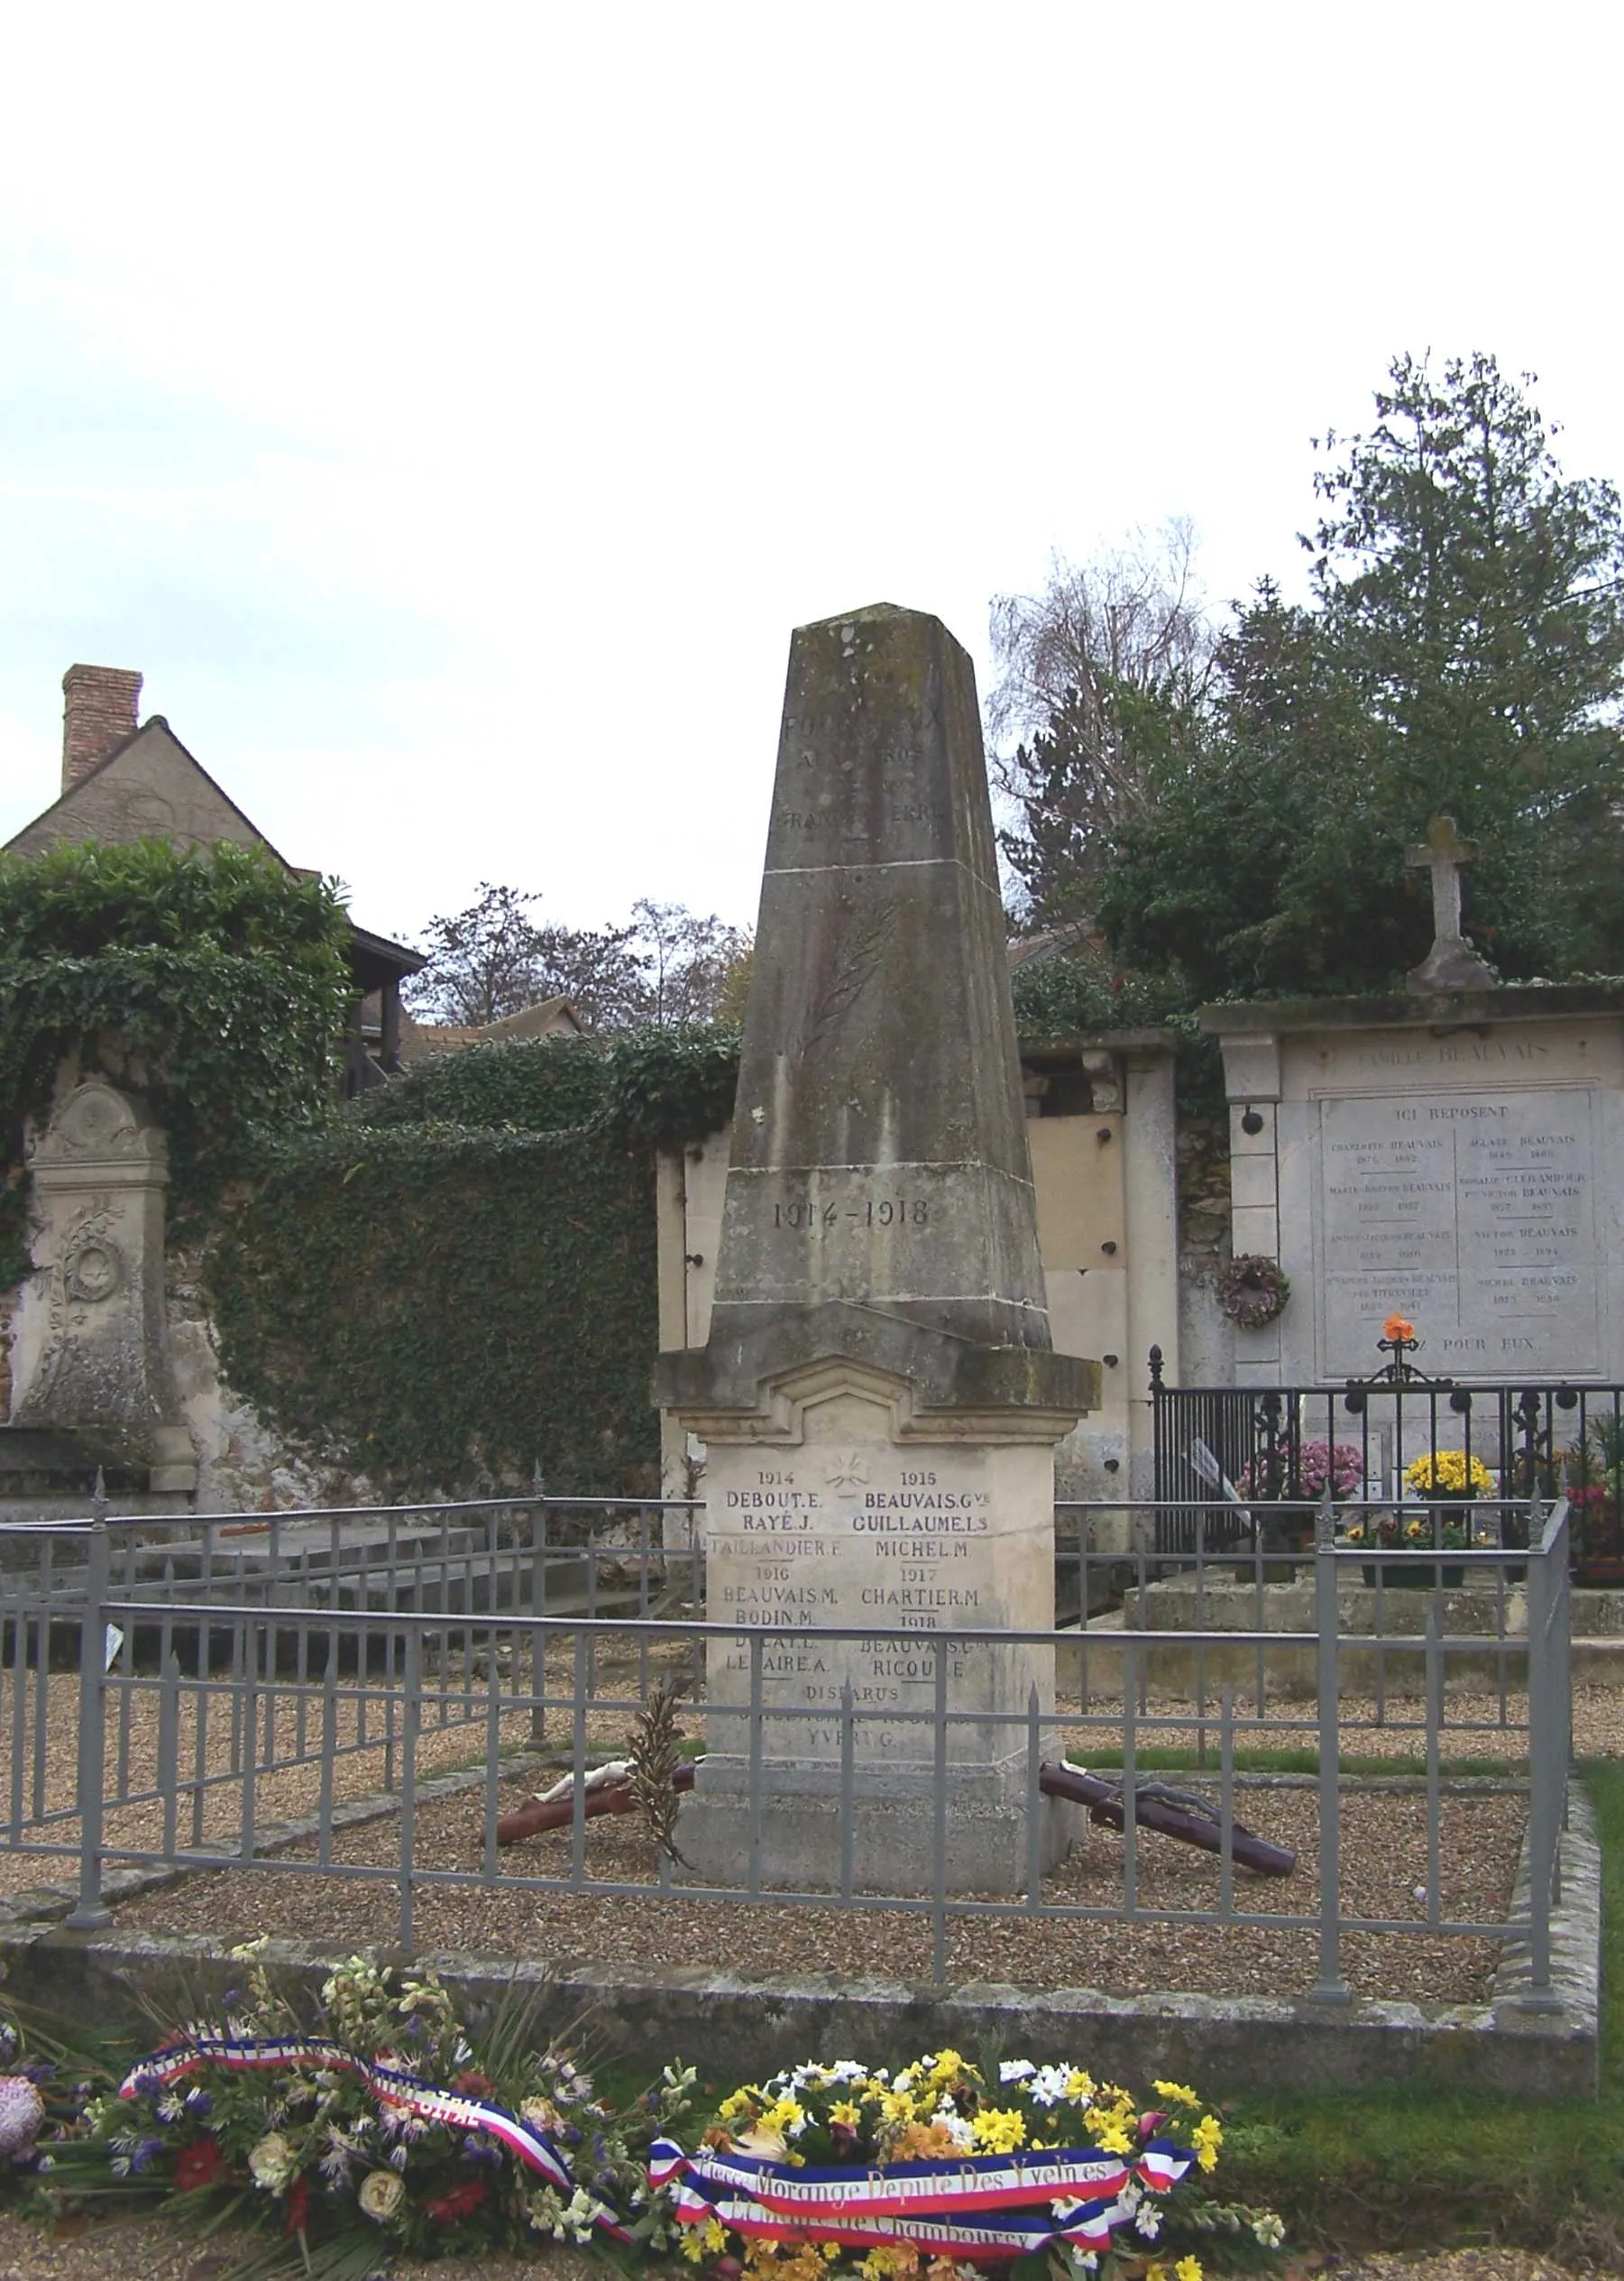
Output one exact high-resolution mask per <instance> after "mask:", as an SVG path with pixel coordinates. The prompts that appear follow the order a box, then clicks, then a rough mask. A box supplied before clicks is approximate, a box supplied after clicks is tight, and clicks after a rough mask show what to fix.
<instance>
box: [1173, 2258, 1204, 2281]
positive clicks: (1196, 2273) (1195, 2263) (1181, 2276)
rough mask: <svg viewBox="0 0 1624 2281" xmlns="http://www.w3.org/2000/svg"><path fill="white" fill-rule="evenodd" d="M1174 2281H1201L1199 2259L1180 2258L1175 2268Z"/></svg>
mask: <svg viewBox="0 0 1624 2281" xmlns="http://www.w3.org/2000/svg"><path fill="white" fill-rule="evenodd" d="M1173 2276H1174V2281H1201V2260H1200V2258H1179V2262H1178V2264H1177V2265H1176V2266H1175V2267H1173Z"/></svg>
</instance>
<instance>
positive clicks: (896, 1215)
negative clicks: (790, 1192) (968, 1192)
mask: <svg viewBox="0 0 1624 2281" xmlns="http://www.w3.org/2000/svg"><path fill="white" fill-rule="evenodd" d="M843 1219H845V1220H853V1221H855V1222H856V1223H857V1225H858V1227H859V1228H925V1227H928V1226H929V1224H930V1219H931V1207H930V1205H929V1203H928V1202H927V1201H926V1200H925V1199H924V1198H923V1197H922V1196H882V1197H881V1198H879V1199H878V1200H877V1201H876V1199H875V1198H873V1197H869V1198H867V1200H865V1201H864V1202H863V1203H860V1204H848V1205H845V1206H843V1207H842V1206H841V1205H839V1204H812V1203H805V1204H775V1205H774V1206H773V1225H774V1227H775V1228H804V1229H805V1230H806V1231H807V1232H808V1233H809V1234H816V1232H817V1231H818V1230H819V1229H820V1228H838V1227H839V1226H840V1222H841V1220H843Z"/></svg>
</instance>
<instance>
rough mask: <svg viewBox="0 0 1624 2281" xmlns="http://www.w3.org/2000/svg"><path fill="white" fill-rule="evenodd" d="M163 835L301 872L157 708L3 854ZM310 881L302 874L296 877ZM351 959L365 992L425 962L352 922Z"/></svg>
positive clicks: (402, 946)
mask: <svg viewBox="0 0 1624 2281" xmlns="http://www.w3.org/2000/svg"><path fill="white" fill-rule="evenodd" d="M147 839H168V840H173V841H176V842H179V843H180V844H182V845H186V846H193V847H213V846H216V845H218V844H219V843H220V842H234V843H235V844H236V845H237V846H239V847H254V848H262V849H263V850H264V851H265V852H266V853H267V854H268V855H269V856H271V858H272V859H273V860H275V861H276V862H278V863H280V865H281V867H282V869H284V870H286V871H291V872H298V866H297V865H294V864H291V863H289V860H288V859H287V857H286V856H285V855H283V853H282V852H281V851H280V848H278V847H276V846H274V845H273V844H272V842H271V841H270V840H268V839H267V838H266V837H265V834H264V833H263V832H261V830H260V828H259V826H258V824H257V823H254V822H253V820H252V817H251V816H249V815H247V814H244V813H243V810H242V809H241V808H240V807H239V806H238V805H237V804H236V802H235V801H234V799H233V798H232V796H231V795H230V794H229V793H228V792H227V791H225V788H224V787H223V786H221V785H220V784H218V783H217V782H216V779H215V778H214V777H212V776H211V775H210V774H209V772H208V770H207V769H206V768H205V767H204V766H203V763H202V762H201V761H200V760H199V759H197V755H196V754H195V753H193V752H190V751H188V749H187V747H186V746H185V745H184V744H182V743H181V741H180V739H179V737H178V736H177V735H176V734H175V731H173V729H171V728H170V724H169V722H168V721H167V720H165V718H164V716H163V714H162V713H153V714H152V715H151V719H149V720H146V721H143V722H142V724H141V726H140V728H139V729H136V730H135V731H133V732H132V734H130V735H129V736H127V737H124V738H123V739H121V740H120V741H119V742H118V743H117V744H115V746H114V748H113V750H111V751H110V752H108V753H107V754H106V756H105V757H104V758H103V759H100V760H98V761H96V764H95V766H94V767H92V768H87V769H86V770H85V772H84V774H83V775H82V776H80V777H78V778H77V779H76V780H75V781H74V782H73V783H72V784H70V785H69V786H67V787H66V789H65V790H64V791H63V792H62V793H60V795H59V796H58V797H57V798H56V799H55V800H53V801H52V802H51V804H50V806H49V807H48V808H44V809H42V810H41V813H40V814H38V815H37V816H35V817H34V819H33V821H32V823H25V824H24V825H23V829H22V830H21V831H20V832H15V833H14V835H13V836H12V838H11V839H10V840H8V841H7V842H5V852H6V853H8V854H14V855H24V856H27V855H38V854H41V852H42V851H44V850H45V849H46V848H48V847H52V846H55V845H58V844H60V842H63V841H74V840H103V841H110V842H114V843H118V842H133V841H136V840H147ZM299 876H302V877H304V878H310V877H312V876H314V875H313V874H311V873H309V872H307V871H306V872H302V873H300V874H299ZM350 931H351V962H352V965H353V969H354V972H355V978H356V980H357V982H358V983H359V984H360V986H361V988H362V990H376V989H381V988H382V987H383V986H384V985H385V984H386V983H387V982H390V981H394V980H399V977H400V976H401V975H403V974H415V973H416V972H417V970H418V968H419V967H420V966H422V964H423V963H424V961H423V959H422V956H421V954H420V953H419V952H416V951H412V950H408V948H407V947H406V945H405V944H404V943H394V942H391V941H390V938H389V936H388V935H386V934H372V933H371V932H370V931H369V930H368V929H367V928H365V927H362V926H358V925H357V924H355V922H354V920H353V919H352V920H351V921H350Z"/></svg>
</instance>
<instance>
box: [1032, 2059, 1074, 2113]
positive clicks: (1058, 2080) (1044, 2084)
mask: <svg viewBox="0 0 1624 2281" xmlns="http://www.w3.org/2000/svg"><path fill="white" fill-rule="evenodd" d="M1070 2079H1071V2070H1070V2068H1069V2067H1040V2068H1038V2069H1037V2070H1036V2072H1035V2073H1034V2074H1033V2075H1032V2082H1031V2095H1032V2098H1033V2099H1035V2100H1036V2102H1037V2103H1038V2105H1039V2106H1040V2107H1058V2106H1059V2105H1060V2102H1061V2100H1062V2099H1064V2097H1065V2096H1066V2085H1067V2083H1069V2081H1070Z"/></svg>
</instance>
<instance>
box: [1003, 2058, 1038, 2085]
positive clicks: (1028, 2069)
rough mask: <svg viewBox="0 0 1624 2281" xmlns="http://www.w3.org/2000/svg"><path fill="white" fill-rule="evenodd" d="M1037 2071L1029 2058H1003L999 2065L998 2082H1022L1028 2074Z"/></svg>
mask: <svg viewBox="0 0 1624 2281" xmlns="http://www.w3.org/2000/svg"><path fill="white" fill-rule="evenodd" d="M1037 2072H1038V2071H1037V2069H1036V2068H1035V2067H1034V2066H1033V2065H1032V2062H1031V2060H1030V2059H1005V2060H1004V2061H1003V2062H1002V2063H1001V2064H1000V2065H999V2068H998V2081H999V2082H1000V2083H1024V2082H1026V2080H1027V2078H1028V2077H1029V2076H1031V2075H1035V2074H1037Z"/></svg>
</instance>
